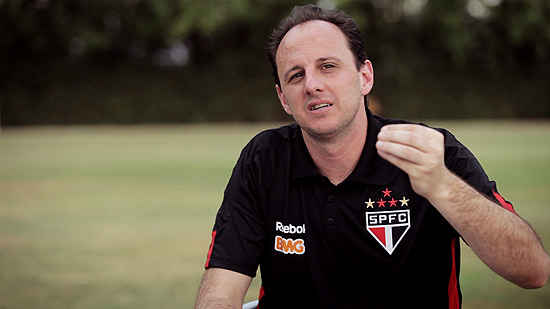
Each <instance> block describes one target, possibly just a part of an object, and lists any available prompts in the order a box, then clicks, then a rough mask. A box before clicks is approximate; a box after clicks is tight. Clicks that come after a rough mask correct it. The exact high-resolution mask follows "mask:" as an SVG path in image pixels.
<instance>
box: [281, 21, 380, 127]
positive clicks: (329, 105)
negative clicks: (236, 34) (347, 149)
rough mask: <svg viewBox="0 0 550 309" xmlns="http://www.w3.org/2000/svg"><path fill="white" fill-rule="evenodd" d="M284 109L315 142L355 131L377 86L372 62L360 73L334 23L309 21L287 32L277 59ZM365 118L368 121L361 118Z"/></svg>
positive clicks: (366, 62) (345, 41)
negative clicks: (366, 103) (364, 97)
mask: <svg viewBox="0 0 550 309" xmlns="http://www.w3.org/2000/svg"><path fill="white" fill-rule="evenodd" d="M276 63H277V70H278V74H279V79H280V81H281V86H280V87H279V86H276V88H277V94H278V96H279V100H280V101H281V105H282V106H283V108H284V110H285V111H286V112H287V113H288V114H289V115H292V116H293V117H294V119H295V120H296V122H297V123H298V124H299V125H300V126H301V127H302V129H303V130H304V131H305V132H306V133H307V134H309V135H311V136H312V137H331V136H335V135H337V134H338V133H340V132H344V131H345V130H347V129H353V127H354V125H355V124H357V121H359V119H360V118H361V117H365V114H364V103H363V96H365V95H366V94H368V93H369V92H370V90H371V89H372V86H373V82H374V79H373V71H372V65H371V64H370V62H369V61H365V64H364V65H363V66H362V67H361V68H360V69H359V71H358V70H357V68H356V66H355V59H354V56H353V54H352V52H351V50H350V49H349V47H348V44H347V40H346V37H345V36H344V34H343V33H342V31H340V29H338V27H337V26H335V25H334V24H332V23H329V22H325V21H319V20H315V21H309V22H306V23H303V24H300V25H298V26H296V27H294V28H292V29H290V31H288V32H287V34H286V35H285V36H284V38H283V40H282V41H281V43H280V45H279V48H278V50H277V55H276ZM363 119H365V118H363Z"/></svg>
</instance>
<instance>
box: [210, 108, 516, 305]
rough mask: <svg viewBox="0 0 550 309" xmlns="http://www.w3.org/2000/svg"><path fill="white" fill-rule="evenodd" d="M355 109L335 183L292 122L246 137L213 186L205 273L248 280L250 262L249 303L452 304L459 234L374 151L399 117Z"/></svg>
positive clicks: (463, 164) (464, 156)
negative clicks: (361, 140)
mask: <svg viewBox="0 0 550 309" xmlns="http://www.w3.org/2000/svg"><path fill="white" fill-rule="evenodd" d="M367 114H368V133H367V141H366V143H365V147H364V149H363V153H362V155H361V158H360V160H359V162H358V164H357V166H356V168H355V169H354V171H353V172H352V174H351V175H350V176H349V177H348V178H347V179H346V180H345V181H344V182H342V183H341V184H339V185H338V186H334V185H333V184H332V183H331V182H330V181H329V180H328V178H327V177H325V176H322V175H320V174H319V173H318V171H317V170H316V168H315V166H314V164H313V161H312V159H311V157H310V155H309V152H308V150H307V148H306V146H305V143H304V140H303V136H302V132H301V130H300V128H299V126H298V125H296V124H292V125H289V126H284V127H281V128H278V129H273V130H268V131H264V132H262V133H260V134H258V135H257V136H256V137H254V138H253V139H252V140H251V141H250V143H249V144H248V145H247V146H246V147H245V148H244V149H243V151H242V153H241V156H240V158H239V160H238V162H237V164H236V166H235V168H234V170H233V174H232V176H231V179H230V181H229V184H228V186H227V188H226V190H225V194H224V199H223V202H222V205H221V207H220V210H219V212H218V214H217V217H216V222H215V225H214V229H213V233H212V243H211V246H210V250H209V253H208V258H207V262H206V265H205V266H206V267H207V268H209V267H219V268H226V269H230V270H233V271H236V272H240V273H243V274H245V275H248V276H251V277H254V276H255V275H256V271H257V267H258V265H260V270H261V277H262V291H261V297H260V303H259V307H260V308H294V307H296V308H404V307H405V306H406V307H411V306H418V307H420V308H447V307H448V308H458V307H460V304H461V293H460V285H459V281H458V274H459V269H460V266H459V265H460V246H459V240H458V237H459V235H458V234H457V232H456V231H455V230H454V229H453V228H452V227H451V226H450V225H449V223H448V222H447V221H446V220H445V219H444V218H443V217H442V216H441V215H440V214H439V212H438V211H437V210H436V209H435V208H434V207H433V206H432V205H431V204H430V203H429V202H428V201H427V200H426V199H424V198H423V197H421V196H419V195H417V194H416V193H415V192H414V191H413V190H412V188H411V185H410V182H409V177H408V176H407V174H405V173H404V172H403V171H401V170H400V169H398V168H397V167H395V166H394V165H392V164H390V163H389V162H387V161H385V160H384V159H382V158H381V157H380V156H378V154H377V152H376V148H375V143H376V140H377V135H378V132H379V131H380V129H381V128H382V126H384V125H387V124H395V123H405V122H404V121H400V120H391V119H385V118H381V117H378V116H373V115H372V114H371V113H370V111H367ZM438 130H440V131H441V132H442V133H444V135H445V163H446V165H447V167H448V168H449V169H450V170H452V171H453V172H454V173H456V174H457V175H459V176H460V177H461V178H463V179H464V180H466V181H467V182H468V183H469V184H470V185H471V186H473V187H474V188H476V189H477V190H478V191H480V192H482V193H483V194H485V195H486V196H488V197H489V198H491V199H493V200H495V201H498V200H500V201H501V203H504V205H503V206H506V207H509V206H510V207H511V205H509V204H508V203H507V202H505V201H504V200H503V199H502V198H501V197H500V195H498V193H497V191H496V186H495V183H494V182H492V181H490V180H489V179H488V177H487V176H486V174H485V172H484V171H483V169H482V167H481V166H480V164H479V163H478V161H477V160H476V159H475V157H474V156H473V155H472V153H471V152H470V151H468V149H466V147H464V146H463V145H462V144H461V143H460V142H458V141H457V140H456V139H455V137H454V136H453V135H452V134H450V133H449V132H447V131H445V130H442V129H438ZM497 199H498V200H497Z"/></svg>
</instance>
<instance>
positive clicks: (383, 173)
mask: <svg viewBox="0 0 550 309" xmlns="http://www.w3.org/2000/svg"><path fill="white" fill-rule="evenodd" d="M367 119H368V128H367V140H366V142H365V146H364V147H363V152H362V153H361V157H360V158H359V162H358V163H357V166H356V167H355V169H354V170H353V172H352V173H351V175H350V176H348V178H347V179H348V180H353V181H358V182H363V183H368V184H373V185H386V184H389V183H390V181H391V175H392V173H394V172H395V167H394V166H393V165H391V164H390V163H389V162H388V161H386V160H384V159H382V158H381V157H380V156H379V155H378V152H377V151H376V141H377V140H378V133H379V132H380V129H381V128H382V126H383V124H382V123H381V122H380V121H379V120H378V119H377V118H375V117H374V116H373V115H372V113H371V112H370V110H369V109H368V108H367ZM292 149H293V153H292V170H291V178H292V179H297V178H304V177H311V176H320V174H319V172H318V171H317V168H316V167H315V164H314V163H313V159H311V156H310V154H309V151H308V150H307V147H306V144H305V142H304V137H303V135H302V130H301V128H300V126H298V125H296V131H295V134H294V136H293V137H292Z"/></svg>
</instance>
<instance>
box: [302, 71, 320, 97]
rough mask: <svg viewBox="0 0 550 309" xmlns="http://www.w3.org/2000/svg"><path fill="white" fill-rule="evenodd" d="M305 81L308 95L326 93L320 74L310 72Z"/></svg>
mask: <svg viewBox="0 0 550 309" xmlns="http://www.w3.org/2000/svg"><path fill="white" fill-rule="evenodd" d="M305 79H306V80H305V92H306V93H307V94H310V95H312V94H314V93H316V92H323V91H324V86H323V81H322V79H321V76H319V74H317V73H315V72H309V74H307V73H306V76H305Z"/></svg>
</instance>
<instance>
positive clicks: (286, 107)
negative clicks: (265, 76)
mask: <svg viewBox="0 0 550 309" xmlns="http://www.w3.org/2000/svg"><path fill="white" fill-rule="evenodd" d="M275 89H276V90H277V96H278V97H279V102H281V105H282V106H283V109H284V110H285V112H286V113H287V114H289V115H291V116H292V111H291V110H290V106H289V105H288V102H287V101H286V98H285V94H284V93H283V91H282V90H281V87H279V85H275Z"/></svg>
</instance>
